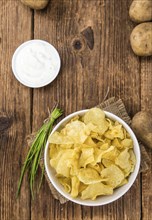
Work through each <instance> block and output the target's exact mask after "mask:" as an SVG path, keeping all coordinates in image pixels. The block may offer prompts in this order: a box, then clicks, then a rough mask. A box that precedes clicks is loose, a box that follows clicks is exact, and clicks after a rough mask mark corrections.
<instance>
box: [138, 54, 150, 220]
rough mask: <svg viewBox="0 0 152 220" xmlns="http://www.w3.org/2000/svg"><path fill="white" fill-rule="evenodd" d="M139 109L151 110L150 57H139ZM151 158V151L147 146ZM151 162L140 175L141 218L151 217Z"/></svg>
mask: <svg viewBox="0 0 152 220" xmlns="http://www.w3.org/2000/svg"><path fill="white" fill-rule="evenodd" d="M141 109H142V110H145V111H150V112H152V57H147V58H142V59H141ZM147 152H148V154H149V156H150V158H151V160H152V151H151V150H150V149H148V148H147ZM151 182H152V163H151V167H150V170H149V171H147V172H145V173H143V175H142V215H143V220H149V219H152V211H151V207H152V185H151Z"/></svg>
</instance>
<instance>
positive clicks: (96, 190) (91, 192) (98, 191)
mask: <svg viewBox="0 0 152 220" xmlns="http://www.w3.org/2000/svg"><path fill="white" fill-rule="evenodd" d="M111 194H113V188H112V187H110V186H107V185H104V184H103V183H94V184H91V185H89V186H88V187H87V188H86V189H85V190H83V191H82V192H81V199H83V200H84V199H92V200H95V199H96V197H97V196H101V195H111Z"/></svg>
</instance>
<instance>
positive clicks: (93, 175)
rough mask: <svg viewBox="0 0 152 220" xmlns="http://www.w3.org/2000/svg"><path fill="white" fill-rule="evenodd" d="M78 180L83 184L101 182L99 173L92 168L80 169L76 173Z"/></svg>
mask: <svg viewBox="0 0 152 220" xmlns="http://www.w3.org/2000/svg"><path fill="white" fill-rule="evenodd" d="M78 179H79V180H80V181H81V182H82V183H84V184H93V183H99V182H101V181H102V179H101V177H100V175H99V173H98V172H97V171H96V170H95V169H92V168H82V169H80V170H79V172H78Z"/></svg>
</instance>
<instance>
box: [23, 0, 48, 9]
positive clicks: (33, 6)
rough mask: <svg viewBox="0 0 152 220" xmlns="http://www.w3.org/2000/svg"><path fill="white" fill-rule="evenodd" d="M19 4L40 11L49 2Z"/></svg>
mask: <svg viewBox="0 0 152 220" xmlns="http://www.w3.org/2000/svg"><path fill="white" fill-rule="evenodd" d="M21 2H22V3H23V4H24V5H27V6H28V7H30V8H32V9H36V10H40V9H43V8H45V7H46V6H47V4H48V2H49V0H21Z"/></svg>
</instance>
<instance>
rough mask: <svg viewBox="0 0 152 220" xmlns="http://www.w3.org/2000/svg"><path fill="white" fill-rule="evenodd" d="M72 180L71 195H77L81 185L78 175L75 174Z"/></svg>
mask: <svg viewBox="0 0 152 220" xmlns="http://www.w3.org/2000/svg"><path fill="white" fill-rule="evenodd" d="M71 181H72V190H71V196H72V197H77V196H78V193H79V185H80V181H79V179H78V178H77V177H76V176H73V177H72V178H71Z"/></svg>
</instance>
